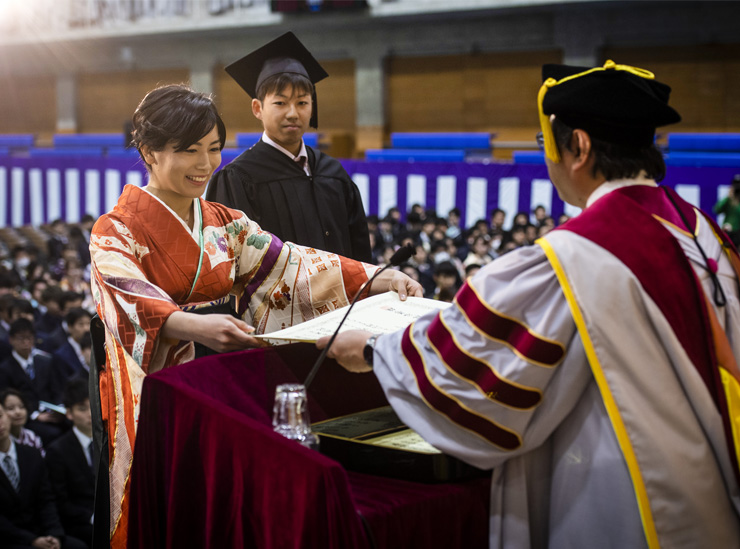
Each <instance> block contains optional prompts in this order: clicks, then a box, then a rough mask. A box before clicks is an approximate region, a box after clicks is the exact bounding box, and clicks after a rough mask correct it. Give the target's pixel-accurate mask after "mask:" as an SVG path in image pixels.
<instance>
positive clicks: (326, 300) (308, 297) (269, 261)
mask: <svg viewBox="0 0 740 549" xmlns="http://www.w3.org/2000/svg"><path fill="white" fill-rule="evenodd" d="M198 206H199V207H198ZM194 215H195V222H194V229H193V230H191V229H190V228H189V227H188V226H187V225H186V224H185V223H184V222H183V221H182V219H180V218H179V217H178V216H177V215H175V213H174V212H173V211H172V210H171V209H170V208H169V207H167V206H166V205H165V204H164V203H163V202H161V201H160V200H159V199H157V198H156V197H154V196H153V195H151V194H150V193H148V192H146V191H145V190H143V189H140V188H138V187H135V186H132V185H127V186H126V187H125V188H124V191H123V193H122V195H121V197H120V199H119V200H118V204H117V205H116V207H115V208H114V209H113V211H111V212H109V213H107V214H105V215H103V216H102V217H101V218H100V219H99V220H98V221H97V223H96V224H95V226H94V227H93V231H92V236H91V239H90V252H91V257H92V276H91V283H92V291H93V297H94V299H95V303H96V307H97V311H98V314H99V315H100V318H101V319H102V320H103V322H104V324H105V326H106V355H107V360H106V371H105V373H104V374H103V375H102V377H101V381H100V392H101V401H102V408H103V421H104V422H105V424H106V427H107V430H108V437H109V447H108V451H109V456H110V467H109V477H110V497H111V501H110V525H111V531H110V534H111V545H112V546H113V547H125V545H126V534H127V526H128V519H127V517H128V512H127V508H128V490H129V471H130V468H131V463H132V458H133V449H134V438H135V435H136V425H137V422H138V416H139V397H140V395H141V388H142V384H143V381H144V377H145V376H146V375H147V374H149V373H152V372H156V371H158V370H160V369H162V368H167V367H170V366H173V365H176V364H181V363H183V362H186V361H188V360H191V359H192V358H193V357H194V346H193V343H192V342H188V341H177V340H170V339H165V338H164V337H160V334H159V331H160V329H161V328H162V326H163V325H164V323H165V322H166V320H167V318H168V317H169V315H171V314H172V313H173V312H175V311H179V310H185V311H188V310H193V309H195V308H197V307H198V306H202V305H208V304H212V303H217V302H220V301H223V300H226V299H230V297H229V296H230V294H232V295H234V296H235V297H236V300H237V303H238V312H239V314H240V315H241V316H242V317H243V318H244V320H245V321H247V322H248V323H250V324H252V325H253V326H254V327H255V328H256V329H257V333H267V332H271V331H273V330H276V329H280V328H283V327H287V326H291V325H293V324H296V323H299V322H303V321H304V320H308V319H311V318H313V317H314V316H317V315H319V314H322V313H324V312H328V311H331V310H334V309H336V308H338V307H342V306H344V305H347V304H348V302H349V299H351V297H352V296H353V295H354V294H355V292H356V291H357V290H358V289H359V287H360V285H361V284H362V283H363V282H364V281H366V280H367V279H368V276H370V275H372V273H374V272H375V271H376V270H377V267H375V266H373V265H369V264H365V263H360V262H357V261H353V260H350V259H346V258H344V257H340V256H338V255H336V254H331V253H327V252H322V251H320V250H315V249H312V248H306V247H303V246H298V245H295V244H292V243H289V242H286V243H283V242H281V241H280V240H279V239H278V238H277V237H275V236H273V235H272V234H270V233H267V232H264V231H262V230H261V229H260V228H259V226H258V225H257V224H256V223H254V222H252V221H251V220H249V219H248V218H247V217H246V216H245V215H244V214H243V213H242V212H239V211H237V210H232V209H229V208H226V207H225V206H222V205H220V204H215V203H211V202H206V201H205V200H202V199H199V200H198V202H197V203H196V202H195V201H194Z"/></svg>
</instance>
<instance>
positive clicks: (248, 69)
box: [226, 32, 329, 128]
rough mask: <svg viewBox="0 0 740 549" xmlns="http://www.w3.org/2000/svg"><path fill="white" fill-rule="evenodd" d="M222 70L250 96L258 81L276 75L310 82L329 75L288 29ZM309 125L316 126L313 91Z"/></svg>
mask: <svg viewBox="0 0 740 549" xmlns="http://www.w3.org/2000/svg"><path fill="white" fill-rule="evenodd" d="M226 72H227V73H229V75H230V76H231V77H232V78H233V79H234V80H235V81H236V83H237V84H239V85H240V86H241V87H242V89H244V91H245V92H247V93H248V94H249V96H250V97H252V98H257V90H258V89H259V87H260V84H262V83H263V82H264V81H265V80H267V79H268V78H270V77H271V76H275V75H276V74H285V73H295V74H300V75H302V76H305V77H306V78H308V79H309V80H310V81H311V83H312V84H314V85H316V83H317V82H320V81H321V80H323V79H324V78H326V77H327V76H329V74H328V73H327V72H326V71H325V70H324V69H323V67H322V66H321V65H319V62H318V61H316V59H314V57H313V55H311V52H310V51H308V50H307V49H306V47H305V46H304V45H303V44H302V43H301V41H300V40H298V38H297V37H296V35H295V34H293V33H292V32H286V33H285V34H283V35H282V36H279V37H278V38H276V39H275V40H273V41H272V42H269V43H268V44H265V45H264V46H262V47H261V48H259V49H257V50H255V51H253V52H252V53H250V54H248V55H246V56H244V57H242V58H241V59H239V60H238V61H234V62H233V63H231V64H230V65H229V66H227V67H226ZM311 127H313V128H316V127H318V108H317V105H316V92H315V91H314V95H313V114H312V115H311Z"/></svg>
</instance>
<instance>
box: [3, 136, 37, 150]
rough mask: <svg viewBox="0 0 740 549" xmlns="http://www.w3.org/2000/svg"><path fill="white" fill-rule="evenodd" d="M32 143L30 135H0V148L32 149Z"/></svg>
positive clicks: (32, 139)
mask: <svg viewBox="0 0 740 549" xmlns="http://www.w3.org/2000/svg"><path fill="white" fill-rule="evenodd" d="M33 141H34V137H33V135H31V134H30V133H18V134H9V133H6V134H0V147H8V148H10V147H33Z"/></svg>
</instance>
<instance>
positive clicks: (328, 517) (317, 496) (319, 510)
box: [129, 344, 490, 549]
mask: <svg viewBox="0 0 740 549" xmlns="http://www.w3.org/2000/svg"><path fill="white" fill-rule="evenodd" d="M317 356H318V351H316V349H315V347H314V346H313V345H304V344H299V345H290V346H283V347H278V348H271V349H257V350H252V351H244V352H239V353H232V354H227V355H217V356H212V357H205V358H202V359H199V360H196V361H193V362H190V363H188V364H184V365H181V366H177V367H174V368H170V369H168V370H164V371H161V372H158V373H156V374H153V375H151V376H148V377H147V378H146V380H145V382H144V390H143V393H142V403H141V415H140V419H139V430H138V434H137V438H136V450H135V455H134V462H133V466H132V472H131V514H130V522H129V546H130V547H157V548H165V547H199V548H200V547H203V548H214V549H215V548H227V547H239V548H242V547H260V548H266V549H272V548H299V547H300V548H321V549H324V548H327V549H331V548H360V549H362V548H365V547H367V548H369V547H371V545H370V542H369V541H368V538H367V536H366V534H365V531H364V528H363V525H362V522H361V519H360V515H359V513H361V514H362V516H363V517H364V519H365V520H366V522H367V524H368V525H369V527H370V528H371V530H372V532H373V533H372V536H373V538H374V539H375V540H376V542H377V544H376V545H375V546H376V547H378V548H383V547H404V548H413V547H419V548H423V547H451V548H454V547H461V548H462V547H464V548H475V547H481V548H484V547H486V546H487V543H488V497H489V495H488V494H489V483H490V481H489V480H488V479H484V480H481V479H478V480H476V481H471V482H466V483H460V484H437V485H425V484H417V483H411V482H405V481H399V480H392V479H386V478H381V477H373V476H368V475H360V474H356V473H349V479H348V473H347V472H345V470H344V469H343V468H342V467H341V465H339V464H338V463H337V462H335V461H333V460H331V459H329V458H327V457H325V456H322V455H321V454H319V453H317V452H314V451H311V450H307V449H305V448H303V447H302V446H300V445H298V444H296V443H294V442H292V441H289V440H286V439H284V438H283V437H281V436H279V435H277V434H275V433H274V432H273V431H272V426H271V421H272V403H273V396H274V389H275V386H276V385H277V384H278V383H284V382H295V381H299V382H302V381H303V379H305V375H306V374H307V373H308V371H309V370H310V368H311V366H312V364H313V362H314V360H315V359H316V357H317ZM309 402H310V408H311V419H312V420H320V419H327V418H331V417H336V416H339V415H344V414H348V413H353V412H357V411H361V410H365V409H368V408H374V407H378V406H382V405H385V404H386V403H387V402H386V401H385V398H384V396H383V394H382V389H381V388H380V386H379V385H378V383H377V380H376V379H375V377H374V376H373V375H371V374H368V375H365V374H360V375H358V374H350V373H348V372H346V371H345V370H344V369H342V368H341V367H339V366H338V365H337V364H336V363H335V362H333V361H327V363H326V364H324V365H323V366H322V370H321V371H320V372H319V374H318V375H317V377H316V378H315V380H314V383H313V384H312V386H311V390H310V392H309ZM440 540H441V541H443V543H442V545H439V544H438V543H437V541H440Z"/></svg>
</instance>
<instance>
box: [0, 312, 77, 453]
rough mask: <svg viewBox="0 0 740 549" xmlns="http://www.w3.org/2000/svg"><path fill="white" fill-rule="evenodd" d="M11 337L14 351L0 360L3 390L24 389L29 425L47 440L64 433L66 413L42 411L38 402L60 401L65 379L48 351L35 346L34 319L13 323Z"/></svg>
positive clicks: (1, 387)
mask: <svg viewBox="0 0 740 549" xmlns="http://www.w3.org/2000/svg"><path fill="white" fill-rule="evenodd" d="M9 333H10V336H9V341H10V345H11V347H13V352H12V354H11V356H10V357H8V358H6V359H5V360H4V361H3V362H1V363H0V390H2V389H7V388H8V387H12V388H13V389H16V390H18V391H20V392H21V393H23V396H24V397H25V399H26V401H27V402H28V405H29V410H30V412H31V418H32V420H31V421H30V422H29V428H31V429H32V430H33V431H35V432H36V433H37V434H38V435H39V436H40V437H41V438H42V440H43V441H44V444H45V445H46V444H48V443H49V442H51V441H52V440H53V439H54V438H56V437H57V436H59V435H61V434H62V431H63V429H62V427H61V426H60V423H62V422H63V420H64V417H63V416H61V414H58V413H56V412H50V411H39V402H40V401H45V402H49V403H52V404H59V403H61V400H62V398H61V393H62V386H63V385H62V381H61V379H60V376H59V373H58V372H57V370H56V368H55V367H54V362H53V360H52V358H51V356H50V355H49V354H48V353H44V352H43V351H39V350H38V349H36V348H35V347H34V342H35V337H36V335H35V330H34V327H33V322H31V321H30V320H28V319H26V318H19V319H17V320H15V321H13V323H12V324H11V325H10V332H9Z"/></svg>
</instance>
